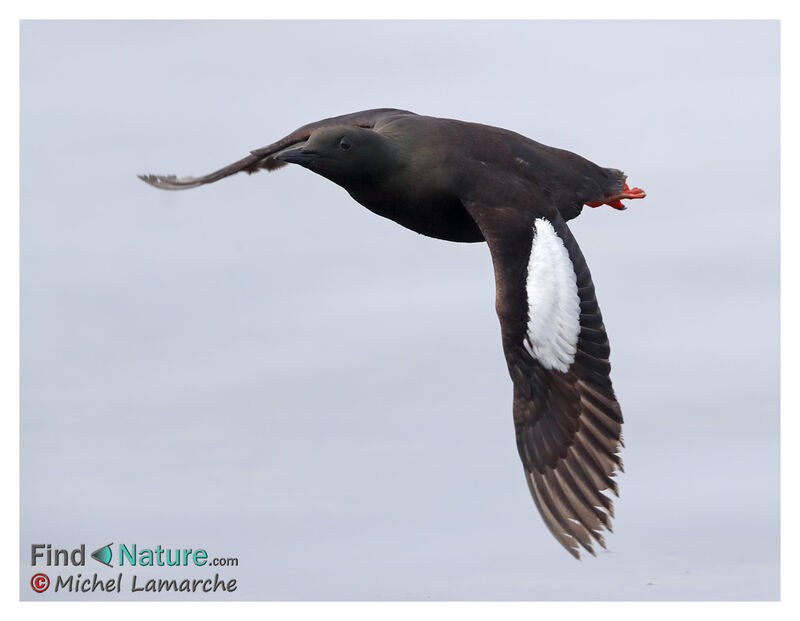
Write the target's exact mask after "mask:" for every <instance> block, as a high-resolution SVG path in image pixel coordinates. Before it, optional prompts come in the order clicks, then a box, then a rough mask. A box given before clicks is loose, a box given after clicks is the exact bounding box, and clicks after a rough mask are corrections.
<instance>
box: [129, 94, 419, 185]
mask: <svg viewBox="0 0 800 621" xmlns="http://www.w3.org/2000/svg"><path fill="white" fill-rule="evenodd" d="M413 114H414V113H413V112H408V111H406V110H395V109H394V108H378V109H375V110H364V111H362V112H353V113H352V114H344V115H342V116H334V117H331V118H328V119H323V120H321V121H316V122H315V123H309V124H308V125H304V126H303V127H301V128H299V129H297V130H295V131H293V132H292V133H291V134H289V135H288V136H285V137H284V138H281V139H280V140H278V141H277V142H273V143H272V144H270V145H267V146H266V147H262V148H260V149H256V150H255V151H251V152H250V155H248V156H247V157H244V158H242V159H241V160H239V161H238V162H234V163H233V164H229V165H228V166H225V167H224V168H220V169H219V170H217V171H215V172H213V173H209V174H207V175H204V176H202V177H176V176H175V175H138V177H139V179H141V180H142V181H144V182H146V183H149V184H150V185H152V186H154V187H156V188H160V189H162V190H188V189H189V188H196V187H198V186H201V185H206V184H208V183H214V182H215V181H219V180H220V179H224V178H225V177H228V176H230V175H233V174H235V173H238V172H246V173H248V174H251V173H254V172H257V171H259V170H262V169H264V170H275V169H276V168H280V167H281V166H285V165H286V162H282V161H280V160H278V159H275V156H276V155H278V154H279V153H280V152H281V151H284V150H286V149H289V148H293V147H296V146H298V145H299V144H301V143H303V142H305V141H306V140H308V138H309V136H310V135H311V133H312V132H313V131H314V130H316V129H319V128H320V127H331V126H336V125H352V126H355V127H364V128H368V129H369V128H373V127H375V126H376V125H377V124H378V123H380V122H381V121H384V120H388V119H391V118H395V117H397V116H405V115H413Z"/></svg>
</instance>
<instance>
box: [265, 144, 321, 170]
mask: <svg viewBox="0 0 800 621" xmlns="http://www.w3.org/2000/svg"><path fill="white" fill-rule="evenodd" d="M318 157H319V154H318V153H317V152H316V151H313V150H311V149H306V148H304V147H297V148H296V149H289V150H288V151H283V152H282V153H278V155H276V156H275V159H276V160H281V161H283V162H289V163H290V164H300V165H301V166H307V165H308V164H310V163H311V162H313V161H314V160H316V159H317V158H318Z"/></svg>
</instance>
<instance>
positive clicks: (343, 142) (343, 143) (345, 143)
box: [339, 137, 353, 151]
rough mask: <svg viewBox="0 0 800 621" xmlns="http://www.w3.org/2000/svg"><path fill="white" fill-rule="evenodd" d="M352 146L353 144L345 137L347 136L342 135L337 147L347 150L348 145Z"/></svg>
mask: <svg viewBox="0 0 800 621" xmlns="http://www.w3.org/2000/svg"><path fill="white" fill-rule="evenodd" d="M352 146H353V145H352V144H350V141H349V140H348V139H347V137H344V138H342V139H341V140H340V141H339V148H340V149H341V150H342V151H347V150H348V149H349V148H350V147H352Z"/></svg>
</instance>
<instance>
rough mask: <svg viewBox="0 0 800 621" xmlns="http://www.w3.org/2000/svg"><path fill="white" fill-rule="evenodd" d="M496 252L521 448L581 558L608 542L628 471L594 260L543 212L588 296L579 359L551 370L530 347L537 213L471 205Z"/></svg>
mask: <svg viewBox="0 0 800 621" xmlns="http://www.w3.org/2000/svg"><path fill="white" fill-rule="evenodd" d="M465 207H466V208H467V210H468V211H469V213H470V214H471V215H472V217H473V218H474V219H475V221H476V223H477V224H478V226H479V227H480V229H481V232H482V233H483V234H484V237H485V238H486V240H487V242H488V244H489V249H490V250H491V254H492V260H493V263H494V269H495V280H496V288H497V292H496V295H497V299H496V305H497V314H498V317H499V319H500V326H501V331H502V336H503V350H504V352H505V355H506V361H507V363H508V369H509V373H510V374H511V378H512V380H513V383H514V427H515V431H516V437H517V449H518V451H519V455H520V458H521V459H522V465H523V468H524V471H525V478H526V480H527V483H528V487H529V488H530V491H531V495H532V496H533V499H534V502H535V503H536V506H537V508H538V509H539V512H540V513H541V515H542V518H543V519H544V522H545V524H546V525H547V528H548V529H549V530H550V532H551V533H552V534H553V536H554V537H555V538H556V540H558V542H559V543H560V544H561V545H562V546H564V548H566V549H567V550H568V551H569V552H570V553H571V554H572V555H573V556H575V557H576V558H579V557H580V553H579V550H580V547H582V548H584V549H585V550H587V551H588V552H589V553H591V554H594V553H595V552H594V544H595V543H598V544H599V545H601V546H602V547H605V542H604V539H603V535H602V531H603V529H604V528H605V529H607V530H609V531H610V530H611V518H612V517H613V515H614V513H613V505H612V501H611V499H610V498H609V497H608V496H607V495H606V494H604V493H603V492H604V491H606V490H611V491H612V492H613V493H614V494H617V485H616V482H615V481H614V479H613V477H614V475H615V473H616V471H617V470H622V461H621V459H620V457H619V455H618V451H619V450H620V447H621V445H622V435H621V432H622V413H621V411H620V407H619V404H618V403H617V400H616V397H615V395H614V390H613V388H612V386H611V380H610V379H609V371H610V364H609V361H608V358H609V352H610V350H609V345H608V339H607V337H606V331H605V327H604V325H603V318H602V315H601V314H600V308H599V307H598V305H597V298H596V296H595V291H594V285H593V283H592V278H591V274H590V273H589V268H588V267H587V266H586V260H585V259H584V257H583V254H582V253H581V250H580V248H579V247H578V244H577V242H576V241H575V239H574V237H573V236H572V233H571V232H570V230H569V228H568V227H567V225H566V223H565V222H564V220H563V219H562V218H561V216H559V215H558V212H557V211H556V210H555V209H549V210H544V213H546V214H547V215H548V217H549V218H550V222H551V223H552V225H553V228H554V230H555V232H556V234H557V235H558V237H559V238H560V239H561V241H562V243H563V244H564V247H565V248H566V249H567V252H568V255H569V259H570V260H571V263H572V266H573V269H574V272H575V277H576V283H577V287H578V298H579V300H580V332H579V335H578V340H577V351H576V353H575V356H574V361H573V362H572V364H571V365H570V366H569V368H567V369H566V371H564V372H562V371H559V370H557V369H553V368H547V367H546V366H544V365H543V364H542V363H541V362H540V361H539V360H537V359H536V358H535V357H534V356H533V355H532V354H531V353H530V351H529V349H528V348H526V347H525V346H524V341H525V338H526V336H527V330H528V318H529V304H528V299H527V291H526V282H527V275H528V274H527V272H528V264H529V259H530V254H531V250H532V248H533V244H535V243H536V241H535V239H534V223H535V219H536V217H537V214H536V213H535V211H533V210H530V211H528V210H525V209H523V207H519V208H515V209H511V208H507V207H492V206H489V205H487V204H482V203H478V202H469V201H465Z"/></svg>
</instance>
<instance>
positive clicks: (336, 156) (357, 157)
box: [275, 125, 394, 188]
mask: <svg viewBox="0 0 800 621" xmlns="http://www.w3.org/2000/svg"><path fill="white" fill-rule="evenodd" d="M275 158H276V159H279V160H282V161H284V162H289V163H291V164H300V165H301V166H303V167H305V168H308V169H309V170H311V171H313V172H315V173H317V174H318V175H322V176H323V177H325V178H327V179H330V180H331V181H333V182H334V183H336V184H338V185H341V186H342V187H345V188H348V187H354V186H358V185H360V184H362V183H371V182H375V181H377V180H379V179H380V178H381V176H383V175H385V174H386V173H387V172H389V171H390V170H391V168H392V162H393V160H394V158H393V149H392V145H391V143H390V140H389V139H388V138H386V137H384V136H382V135H380V134H379V133H377V132H375V131H372V130H371V129H364V128H362V127H353V126H346V125H342V126H338V127H323V128H320V129H317V130H315V131H314V132H312V134H311V136H309V138H308V140H307V141H306V142H305V143H304V144H302V145H301V146H298V147H293V148H291V149H287V150H285V151H282V152H280V153H278V154H276V155H275Z"/></svg>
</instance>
